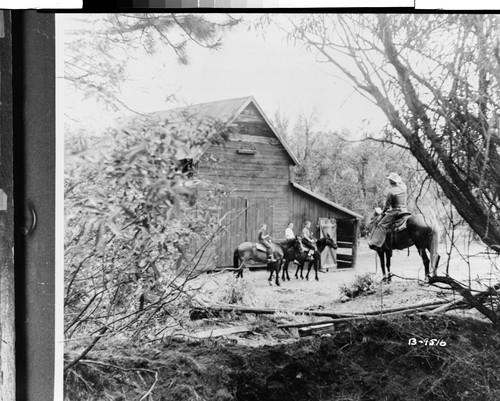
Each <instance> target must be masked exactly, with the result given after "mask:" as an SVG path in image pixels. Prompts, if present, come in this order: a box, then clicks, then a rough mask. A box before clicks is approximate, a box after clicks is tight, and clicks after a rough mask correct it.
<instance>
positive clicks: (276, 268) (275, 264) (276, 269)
mask: <svg viewBox="0 0 500 401" xmlns="http://www.w3.org/2000/svg"><path fill="white" fill-rule="evenodd" d="M280 266H281V260H277V261H275V262H271V263H268V264H267V268H268V269H269V270H270V271H271V273H270V274H269V285H272V282H273V273H276V274H275V275H276V285H277V286H279V285H280V269H279V268H280Z"/></svg>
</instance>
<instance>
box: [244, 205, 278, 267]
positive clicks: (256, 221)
mask: <svg viewBox="0 0 500 401" xmlns="http://www.w3.org/2000/svg"><path fill="white" fill-rule="evenodd" d="M247 205H248V208H247V219H246V233H247V241H250V242H257V234H258V232H259V228H260V225H261V224H264V223H265V224H267V232H268V233H270V234H271V236H273V237H275V238H276V233H274V231H273V204H272V200H271V199H266V198H254V199H248V200H247ZM250 264H252V265H254V266H257V265H258V264H257V263H250Z"/></svg>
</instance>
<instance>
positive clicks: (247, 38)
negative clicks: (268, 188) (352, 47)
mask: <svg viewBox="0 0 500 401" xmlns="http://www.w3.org/2000/svg"><path fill="white" fill-rule="evenodd" d="M244 17H245V18H255V17H256V15H249V14H247V15H245V16H244ZM280 18H283V15H282V16H280ZM57 26H58V28H57V29H58V33H59V32H62V33H63V34H64V31H65V29H66V27H69V28H70V29H71V28H74V23H73V22H72V17H71V14H60V15H58V16H57ZM61 36H62V35H58V37H59V40H61ZM61 49H62V46H61V44H60V43H59V47H58V53H57V54H58V56H59V57H61V56H62V52H61ZM188 56H189V59H190V63H189V64H188V65H179V63H178V62H177V60H176V58H175V56H174V54H173V52H172V51H171V50H170V49H166V50H163V51H159V52H158V53H157V54H155V55H154V56H146V57H144V58H143V59H141V60H137V61H131V62H130V65H129V74H130V78H131V79H130V80H129V81H128V82H127V83H126V84H125V85H124V86H123V87H122V91H121V92H122V95H123V98H122V99H123V100H124V102H125V103H126V104H127V105H128V106H129V107H130V108H131V109H133V110H137V111H139V112H150V111H157V110H164V109H168V108H172V107H175V106H176V104H172V103H167V102H166V101H165V99H166V97H167V95H168V94H171V93H175V94H176V96H177V99H178V100H179V101H180V102H181V104H182V103H184V104H196V103H202V102H208V101H214V100H222V99H231V98H238V97H245V96H253V97H254V98H255V100H256V101H257V103H258V104H259V105H260V106H261V107H262V109H263V110H264V112H265V113H266V115H267V116H268V117H269V118H271V119H272V118H273V116H274V114H275V112H276V111H278V110H279V112H280V113H281V114H282V115H284V116H287V117H288V118H289V119H290V121H291V124H292V125H293V124H294V121H295V120H296V118H297V116H298V115H299V114H300V113H301V112H302V113H305V114H310V113H311V112H312V111H313V110H316V112H317V115H318V120H319V124H318V129H325V130H329V131H341V130H348V131H350V132H352V134H353V136H358V135H360V134H361V133H363V132H370V133H376V132H377V131H379V130H380V129H381V128H382V127H383V126H384V125H385V123H386V120H385V117H384V116H383V114H382V113H381V111H380V110H379V109H378V108H377V107H376V106H375V105H373V104H372V103H371V102H369V101H368V100H367V99H365V98H364V97H362V96H361V95H359V94H358V93H356V92H355V91H354V89H353V88H352V87H351V86H350V85H349V84H348V83H347V82H345V81H343V80H342V79H340V78H339V77H337V76H335V74H336V73H337V71H335V70H334V69H332V67H331V66H329V65H326V64H321V63H318V62H317V60H316V58H315V55H314V54H312V53H310V52H308V51H306V50H305V49H303V48H301V47H298V46H294V45H292V44H288V43H287V42H286V40H285V35H284V33H283V32H281V31H279V30H278V29H277V28H269V29H267V30H266V33H265V36H264V37H263V36H262V35H261V34H258V33H256V32H255V31H254V30H250V31H249V30H248V25H247V24H241V25H239V26H237V27H236V28H233V29H232V30H231V31H230V32H229V33H227V34H226V35H225V36H224V38H223V47H222V49H220V50H217V51H210V50H207V49H203V48H200V47H198V46H196V45H193V44H191V45H190V46H189V47H188ZM59 84H64V83H61V82H59ZM64 93H65V94H64V95H63V98H62V99H59V102H58V105H59V109H58V113H64V114H66V115H68V116H70V117H71V119H70V120H68V121H69V122H70V123H71V124H72V123H75V124H76V123H78V122H81V123H83V124H84V125H86V126H88V127H91V128H92V129H93V130H94V129H100V128H103V127H104V126H106V125H110V124H112V123H113V121H114V119H115V118H116V117H118V115H117V114H115V113H109V112H106V111H105V110H103V108H102V106H101V105H98V104H96V103H95V102H94V101H93V100H92V99H88V100H83V99H82V98H81V97H80V96H78V95H77V94H72V93H71V92H67V91H66V92H64ZM124 114H130V112H126V113H124Z"/></svg>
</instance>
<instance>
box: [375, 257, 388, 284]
mask: <svg viewBox="0 0 500 401" xmlns="http://www.w3.org/2000/svg"><path fill="white" fill-rule="evenodd" d="M377 254H378V257H379V259H380V268H381V269H382V281H383V282H385V281H387V277H386V275H385V252H384V251H383V250H377Z"/></svg>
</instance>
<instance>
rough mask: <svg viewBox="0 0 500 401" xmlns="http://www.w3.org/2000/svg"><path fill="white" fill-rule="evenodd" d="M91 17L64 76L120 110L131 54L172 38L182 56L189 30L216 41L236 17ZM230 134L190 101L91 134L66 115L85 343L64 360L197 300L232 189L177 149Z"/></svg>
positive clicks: (69, 206)
mask: <svg viewBox="0 0 500 401" xmlns="http://www.w3.org/2000/svg"><path fill="white" fill-rule="evenodd" d="M91 20H92V21H93V25H92V24H90V22H89V20H87V21H86V25H84V26H83V28H82V29H79V30H77V31H76V32H74V35H72V36H71V39H70V40H69V41H68V42H67V48H66V54H65V55H66V59H65V76H64V78H66V79H67V80H68V81H69V82H71V83H72V84H74V88H76V89H78V90H81V91H83V93H84V94H85V95H86V96H87V97H90V98H93V99H95V100H96V101H100V102H104V104H106V105H107V106H109V107H111V108H112V109H115V110H116V109H118V108H127V105H126V104H124V103H123V102H122V101H121V100H120V86H121V84H122V83H123V82H124V80H125V79H126V78H127V75H126V67H127V63H128V61H129V58H130V57H133V56H138V55H140V54H141V53H143V51H145V52H146V53H152V52H155V51H156V50H157V49H158V48H159V47H160V45H166V46H168V47H169V48H171V49H173V50H174V52H175V55H176V57H177V58H178V60H179V62H181V63H187V62H188V58H187V53H186V47H187V45H188V43H189V42H190V41H191V42H196V43H197V44H198V45H202V46H204V47H207V48H210V49H217V48H219V47H220V45H221V37H220V34H221V33H222V32H223V31H224V30H225V29H228V28H230V27H231V26H233V25H234V24H235V23H237V20H234V19H233V18H231V17H227V18H226V19H225V20H223V21H219V22H216V21H215V20H214V19H213V18H210V19H209V18H208V17H204V16H201V15H177V14H162V15H153V14H135V15H121V14H117V15H105V16H98V17H97V18H91ZM84 34H88V35H87V36H85V35H84ZM173 119H175V123H174V121H172V120H173ZM226 134H227V127H226V126H225V125H224V124H222V123H221V122H219V121H213V120H208V119H202V118H201V117H200V116H192V115H187V114H183V113H177V114H176V115H175V116H171V117H165V116H163V117H159V116H156V115H149V116H141V117H136V118H133V119H125V120H124V121H123V122H122V124H121V126H120V129H116V130H114V129H109V130H107V131H106V132H98V133H93V134H90V133H89V132H86V131H84V130H76V129H75V127H74V126H70V125H68V126H67V127H66V129H65V146H66V149H65V150H66V157H65V223H66V230H65V300H64V305H65V335H66V338H67V339H70V338H74V337H79V338H84V339H86V341H85V340H83V343H85V342H86V343H87V344H86V345H87V347H86V348H85V350H84V351H83V352H81V353H80V354H79V355H78V356H77V357H76V358H74V359H73V360H72V361H71V362H69V363H68V364H67V365H66V369H68V368H70V367H71V366H73V365H74V364H75V363H78V361H79V360H80V359H81V358H83V357H84V356H85V355H86V353H87V352H89V351H90V349H92V347H94V346H95V344H96V343H97V342H98V341H99V340H100V339H101V338H104V337H105V336H107V337H108V338H109V337H111V336H116V335H121V336H122V337H123V338H124V339H126V340H128V341H131V340H132V341H141V340H148V339H155V338H158V337H161V336H162V335H163V334H165V333H168V331H169V330H170V329H171V327H170V323H172V322H175V319H177V318H178V315H179V314H182V313H183V311H184V309H183V308H182V307H180V306H179V305H183V304H182V302H183V301H185V302H190V301H191V300H192V293H191V292H189V291H188V288H187V283H188V281H189V280H190V279H191V278H193V277H194V276H196V274H197V271H196V269H197V267H199V266H198V264H199V263H200V261H201V260H202V256H203V253H204V252H205V250H206V248H207V246H208V244H209V243H210V241H211V240H212V239H213V238H214V237H215V236H216V235H217V233H218V231H219V230H220V229H221V221H220V216H219V210H218V209H217V205H218V201H219V200H220V198H222V197H224V196H225V194H226V190H225V188H222V187H220V186H217V185H215V184H214V183H211V184H210V185H208V183H207V182H204V181H201V180H197V179H196V178H193V177H192V172H191V171H189V168H187V165H186V163H185V160H183V158H185V157H186V156H180V155H182V154H184V155H186V154H188V153H189V152H190V151H191V150H193V149H199V148H201V147H203V146H204V145H206V144H209V143H211V144H215V143H220V142H222V141H223V140H224V139H225V138H227V136H226ZM194 241H196V242H197V243H198V244H199V246H198V248H197V249H194V250H193V249H192V247H191V249H190V247H189V244H192V243H193V242H194ZM190 250H191V251H192V252H191V253H192V254H191V255H189V251H190ZM174 327H178V324H175V325H174Z"/></svg>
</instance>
